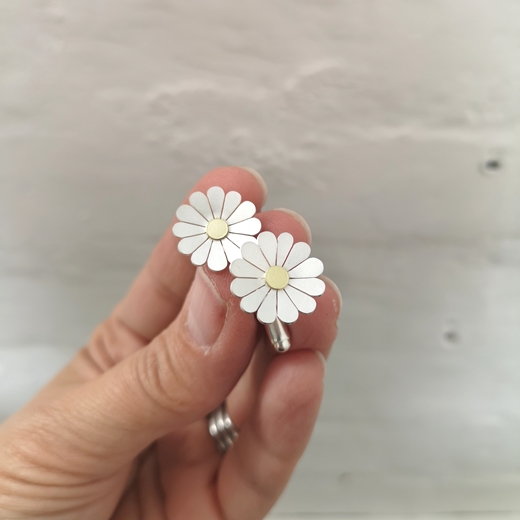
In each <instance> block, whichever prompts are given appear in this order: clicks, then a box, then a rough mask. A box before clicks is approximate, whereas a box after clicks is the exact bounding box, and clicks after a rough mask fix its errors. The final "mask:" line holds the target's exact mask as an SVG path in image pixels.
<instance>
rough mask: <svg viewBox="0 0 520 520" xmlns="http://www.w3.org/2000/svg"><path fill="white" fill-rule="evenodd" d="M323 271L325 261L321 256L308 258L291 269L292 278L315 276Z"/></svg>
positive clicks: (290, 275)
mask: <svg viewBox="0 0 520 520" xmlns="http://www.w3.org/2000/svg"><path fill="white" fill-rule="evenodd" d="M322 273H323V262H322V261H321V260H320V259H319V258H308V259H307V260H305V262H302V263H301V264H299V265H298V266H296V267H293V268H292V269H290V270H289V277H290V278H314V277H316V276H320V274H322Z"/></svg>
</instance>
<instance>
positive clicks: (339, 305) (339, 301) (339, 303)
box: [320, 275, 343, 316]
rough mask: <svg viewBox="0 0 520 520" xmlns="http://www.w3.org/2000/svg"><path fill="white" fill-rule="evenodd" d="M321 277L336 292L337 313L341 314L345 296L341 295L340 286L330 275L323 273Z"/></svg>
mask: <svg viewBox="0 0 520 520" xmlns="http://www.w3.org/2000/svg"><path fill="white" fill-rule="evenodd" d="M320 278H321V279H322V280H323V281H324V282H325V283H326V284H327V285H328V286H329V287H330V288H331V289H332V290H333V291H334V292H335V293H336V301H335V304H336V311H337V315H338V316H339V315H340V314H341V309H343V296H341V292H340V290H339V288H338V286H337V285H336V284H335V283H334V282H333V281H332V280H331V279H330V278H329V277H328V276H325V275H321V276H320Z"/></svg>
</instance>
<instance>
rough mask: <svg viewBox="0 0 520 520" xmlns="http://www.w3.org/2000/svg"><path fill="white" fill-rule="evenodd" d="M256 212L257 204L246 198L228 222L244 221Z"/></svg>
mask: <svg viewBox="0 0 520 520" xmlns="http://www.w3.org/2000/svg"><path fill="white" fill-rule="evenodd" d="M255 213H256V206H255V205H254V204H253V203H252V202H251V201H249V200H246V201H244V202H242V204H240V206H238V208H237V209H236V210H235V211H234V212H233V214H232V215H231V216H230V217H229V218H228V219H227V223H228V224H229V225H231V224H236V223H238V222H242V221H243V220H247V219H248V218H251V217H253V216H254V215H255Z"/></svg>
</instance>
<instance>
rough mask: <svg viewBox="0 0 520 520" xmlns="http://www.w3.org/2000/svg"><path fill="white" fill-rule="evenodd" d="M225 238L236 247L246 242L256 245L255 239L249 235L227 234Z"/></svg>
mask: <svg viewBox="0 0 520 520" xmlns="http://www.w3.org/2000/svg"><path fill="white" fill-rule="evenodd" d="M227 238H229V240H231V242H233V244H235V245H236V246H238V247H242V246H243V245H244V244H245V243H246V242H253V243H254V244H256V243H257V241H256V238H255V237H252V236H251V235H239V234H238V233H229V234H228V236H227Z"/></svg>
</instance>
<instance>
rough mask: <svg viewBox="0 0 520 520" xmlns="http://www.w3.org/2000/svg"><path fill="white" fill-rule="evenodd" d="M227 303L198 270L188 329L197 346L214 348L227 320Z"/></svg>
mask: <svg viewBox="0 0 520 520" xmlns="http://www.w3.org/2000/svg"><path fill="white" fill-rule="evenodd" d="M226 309H227V307H226V303H225V302H224V300H223V299H222V298H221V297H220V295H219V294H218V292H217V289H216V288H215V286H214V285H213V282H212V281H211V280H210V279H209V278H208V276H207V274H206V273H205V272H204V271H203V270H202V269H197V273H196V275H195V279H194V280H193V285H192V287H191V291H190V295H189V308H188V318H187V323H186V324H187V327H188V330H189V332H190V333H191V335H192V337H193V339H194V340H195V342H196V343H197V344H199V345H200V346H201V347H204V348H210V347H212V346H213V345H214V344H215V342H216V341H217V339H218V337H219V335H220V332H221V331H222V327H223V326H224V321H225V319H226Z"/></svg>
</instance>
